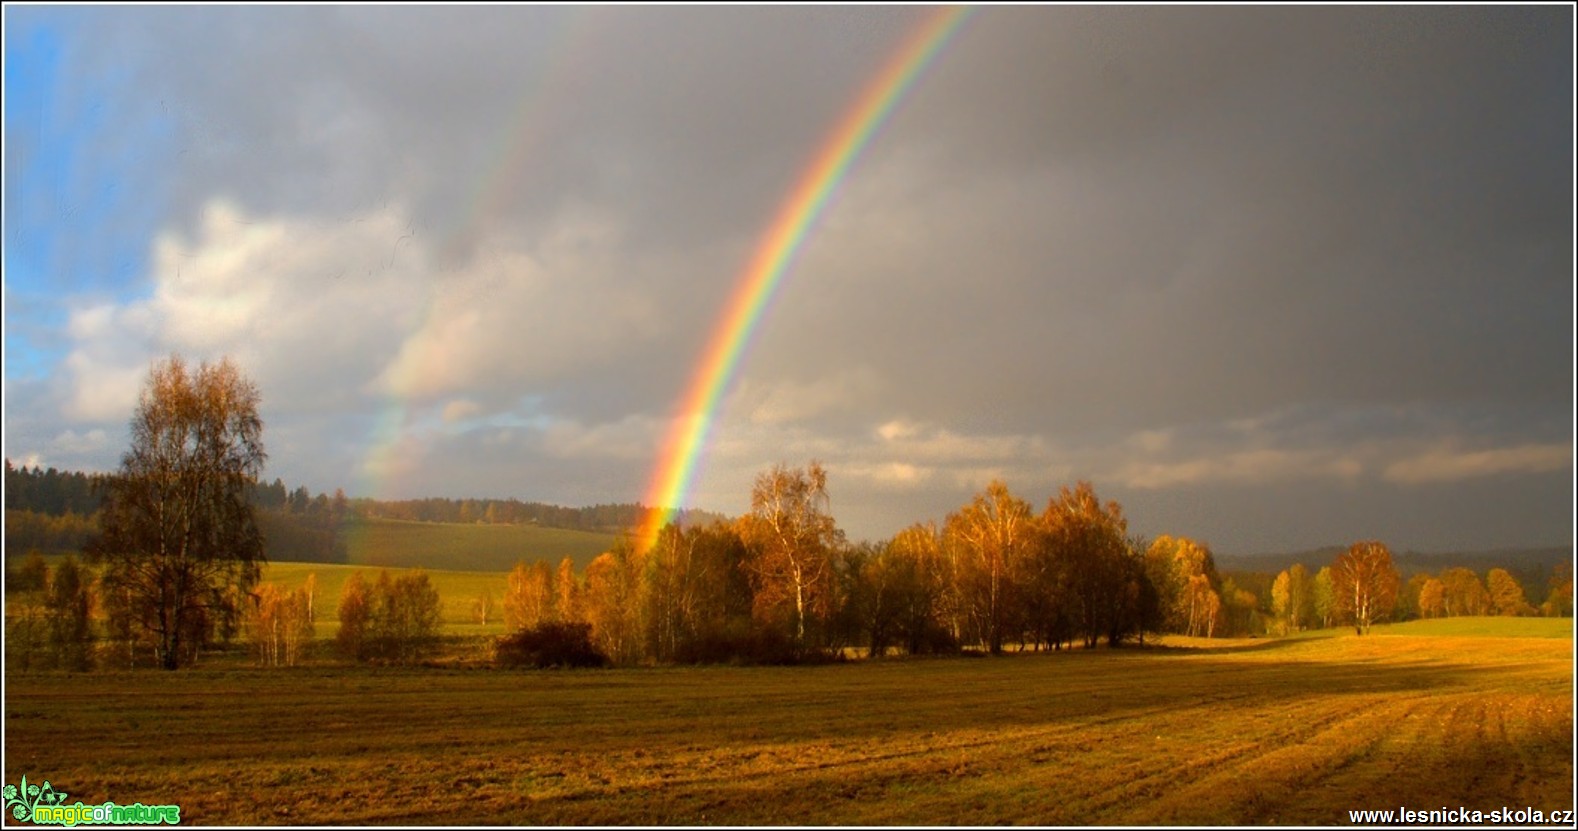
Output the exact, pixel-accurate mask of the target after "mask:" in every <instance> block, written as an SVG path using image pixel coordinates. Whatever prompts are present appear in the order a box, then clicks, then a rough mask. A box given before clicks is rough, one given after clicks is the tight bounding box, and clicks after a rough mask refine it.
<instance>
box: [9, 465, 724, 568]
mask: <svg viewBox="0 0 1578 831" xmlns="http://www.w3.org/2000/svg"><path fill="white" fill-rule="evenodd" d="M106 478H107V475H106V474H101V473H94V474H88V473H80V472H75V471H60V470H56V469H55V468H53V467H51V468H47V469H46V468H42V467H27V466H25V465H24V466H22V467H15V466H13V465H12V464H11V460H10V459H7V460H6V462H5V545H6V550H7V551H8V552H14V553H15V554H17V555H21V554H22V553H23V552H26V551H28V550H30V549H37V550H40V551H80V550H81V549H82V547H83V545H85V544H86V543H87V541H88V539H89V538H90V537H92V536H93V534H94V533H95V532H96V531H97V529H98V522H97V519H96V514H97V513H98V510H99V504H100V501H101V499H102V497H101V490H102V482H103V481H104V480H105V479H106ZM252 504H253V505H254V506H255V507H256V508H257V512H256V516H257V521H258V526H259V528H260V530H262V532H263V537H264V539H265V540H267V546H268V548H267V550H268V556H269V558H270V559H273V560H281V561H291V562H308V563H344V562H347V559H348V558H347V555H346V547H345V540H344V537H343V529H344V526H345V523H346V522H347V521H348V520H352V519H390V520H403V521H408V522H458V523H483V524H492V525H539V526H542V527H546V528H563V529H568V530H576V531H598V532H603V533H619V532H621V531H624V530H626V529H628V528H632V527H635V526H636V525H638V524H639V523H640V521H641V519H642V517H643V515H644V512H645V510H646V509H645V508H644V507H643V506H641V505H636V504H618V505H593V506H591V507H589V508H566V507H562V506H559V505H548V504H544V503H540V502H522V501H520V500H518V499H502V500H501V499H407V500H392V501H383V500H376V499H350V498H347V497H346V495H345V493H344V491H341V490H336V491H335V492H334V493H333V494H332V495H331V494H325V493H319V494H316V495H314V494H313V493H311V492H310V491H308V490H307V488H306V487H305V486H300V487H297V488H295V489H294V490H292V489H290V488H287V487H286V485H285V483H284V482H283V481H282V480H280V479H278V478H276V479H275V480H274V481H273V482H271V483H261V482H260V483H258V485H257V486H256V487H254V488H253V490H252ZM724 519H726V517H724V516H723V515H722V514H715V513H711V512H708V511H685V512H684V513H683V516H682V517H681V522H682V524H686V525H689V524H693V523H695V524H703V523H710V522H713V521H722V520H724Z"/></svg>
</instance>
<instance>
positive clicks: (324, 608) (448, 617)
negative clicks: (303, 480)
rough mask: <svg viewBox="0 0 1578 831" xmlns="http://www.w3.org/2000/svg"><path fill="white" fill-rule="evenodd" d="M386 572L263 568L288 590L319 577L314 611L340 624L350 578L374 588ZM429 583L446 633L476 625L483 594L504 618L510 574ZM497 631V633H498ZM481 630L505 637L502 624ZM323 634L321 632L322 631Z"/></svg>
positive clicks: (449, 575)
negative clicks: (343, 595)
mask: <svg viewBox="0 0 1578 831" xmlns="http://www.w3.org/2000/svg"><path fill="white" fill-rule="evenodd" d="M382 570H383V569H378V568H370V567H367V566H346V565H324V564H321V563H269V564H268V565H267V566H265V567H264V569H263V580H264V581H266V582H271V583H278V584H280V585H281V586H284V587H285V588H287V589H295V588H299V587H301V586H303V585H305V584H306V582H307V577H308V575H317V578H318V591H317V595H316V597H315V598H314V599H313V604H312V606H313V612H314V614H315V615H316V619H317V620H318V622H319V623H320V624H321V623H324V622H328V621H338V620H339V614H340V593H341V592H342V591H343V590H344V589H345V581H346V580H349V579H350V577H351V575H352V574H354V573H356V572H361V574H362V579H363V580H365V581H367V583H368V585H372V584H373V583H374V582H376V581H377V580H378V573H379V572H380V571H382ZM404 571H405V570H404V569H389V572H390V576H391V577H394V576H398V575H399V574H401V573H404ZM427 576H428V580H430V581H432V583H433V587H434V588H435V589H437V590H438V599H439V603H440V604H441V605H442V607H443V611H442V613H441V617H442V621H443V623H444V631H445V633H452V632H453V633H458V632H461V631H463V629H464V627H466V626H468V625H474V624H476V622H477V618H476V614H475V611H474V609H475V606H476V602H477V598H479V597H481V596H482V593H483V592H489V593H491V594H492V595H493V603H494V612H493V617H494V618H500V617H501V616H502V610H503V604H504V591H505V589H506V588H508V585H509V583H508V575H506V574H500V573H496V572H487V571H427ZM495 630H496V631H495ZM480 631H486V632H489V633H494V634H503V633H504V628H503V624H502V623H500V624H499V625H498V626H497V627H495V626H493V625H492V624H491V623H490V624H489V626H487V627H481V630H480ZM320 634H321V632H320Z"/></svg>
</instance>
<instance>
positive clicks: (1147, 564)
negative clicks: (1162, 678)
mask: <svg viewBox="0 0 1578 831" xmlns="http://www.w3.org/2000/svg"><path fill="white" fill-rule="evenodd" d="M258 400H259V393H258V391H257V388H256V386H255V385H253V384H252V383H251V381H249V380H248V379H247V378H245V376H244V375H242V374H241V372H240V370H239V369H238V368H237V367H236V366H235V365H234V364H233V363H231V362H230V361H228V360H223V361H221V362H219V363H218V364H212V365H211V364H207V363H204V364H201V365H199V366H197V367H195V368H192V367H189V366H188V365H187V364H186V362H185V361H184V360H183V359H181V358H180V357H179V356H171V358H170V359H169V360H168V361H164V362H161V363H158V364H156V365H155V366H154V367H153V369H152V370H151V371H150V374H149V378H148V381H147V384H146V386H145V388H144V390H143V392H142V395H141V396H140V397H139V402H138V406H137V410H136V412H135V413H134V416H133V419H132V422H131V435H132V444H131V447H130V449H129V450H128V451H127V453H126V454H125V455H124V456H123V458H122V462H121V467H120V470H119V471H118V472H117V474H115V475H113V476H108V477H104V478H103V480H102V481H101V482H100V483H99V484H100V487H99V492H100V493H101V495H102V502H101V504H100V507H99V509H98V511H97V512H96V514H95V516H96V517H97V526H98V527H97V530H96V532H95V533H94V535H93V536H92V537H91V539H90V540H89V541H88V543H87V545H86V546H85V552H86V554H87V555H88V557H89V559H90V561H91V563H92V564H93V565H94V566H96V567H97V572H98V579H97V582H96V597H97V605H98V607H99V608H100V609H102V616H103V618H104V619H105V621H106V629H107V636H108V637H107V640H108V641H110V642H112V643H118V644H123V645H124V647H125V658H126V660H127V662H128V663H135V661H136V657H137V653H138V646H139V644H140V645H142V646H143V648H145V649H149V650H150V651H151V652H152V657H153V659H154V661H155V662H156V663H157V664H158V665H160V666H163V667H165V668H167V669H175V668H177V667H179V666H182V665H184V664H188V663H190V662H191V661H192V660H194V659H195V658H196V656H197V654H198V653H199V652H200V651H201V650H202V649H204V648H205V647H206V646H208V645H209V644H211V643H213V642H215V641H216V640H217V641H219V642H228V641H230V640H231V639H232V638H234V637H236V636H237V634H238V633H240V632H245V633H246V634H247V636H248V638H249V640H250V642H251V643H252V645H253V647H254V649H255V650H257V654H258V656H259V659H260V661H262V662H264V663H267V664H271V665H279V664H290V663H295V662H297V661H298V660H299V658H300V656H301V654H302V651H303V649H304V648H305V646H306V645H307V644H310V642H311V640H312V639H311V634H310V633H311V632H312V631H313V630H312V623H313V621H312V620H311V614H312V608H313V598H312V593H313V591H314V588H313V587H312V585H311V584H309V586H308V587H304V588H303V589H298V590H296V591H285V590H283V589H280V588H278V587H271V586H267V585H260V584H259V578H260V576H261V567H262V565H263V563H264V562H265V561H266V556H265V555H266V549H265V539H266V537H265V531H264V528H265V522H260V516H266V515H267V514H269V513H270V512H273V513H276V514H279V515H284V516H296V517H308V518H317V520H319V521H322V522H323V523H325V525H326V526H333V525H337V524H338V523H340V522H342V521H343V520H344V519H345V517H346V514H347V512H349V511H351V510H353V507H352V503H351V502H350V501H349V500H347V499H346V498H345V496H344V494H343V493H337V494H336V495H335V497H334V498H333V499H329V498H327V497H323V496H320V497H318V498H313V499H308V498H307V495H306V491H305V489H298V490H297V491H296V492H294V493H288V492H286V491H285V489H284V486H283V483H281V482H279V481H278V480H275V483H274V484H273V485H268V486H260V485H259V484H258V473H259V472H260V471H261V469H262V466H263V464H264V462H265V460H266V458H267V454H266V453H265V452H264V449H263V444H262V427H263V425H262V421H261V419H260V418H259V417H258V412H257V404H258ZM9 470H10V469H9V466H8V473H9ZM19 475H20V474H19ZM27 475H28V476H35V474H31V473H30V474H27ZM48 478H49V477H48V475H47V474H45V477H44V479H45V480H48ZM56 484H57V485H59V484H60V483H59V480H58V477H57V480H56ZM67 489H69V486H61V487H59V488H57V490H62V491H64V490H67ZM65 501H69V500H65ZM62 504H64V501H63V502H62ZM457 504H458V505H460V506H461V507H462V508H464V507H465V506H466V505H467V504H468V503H467V501H464V500H462V501H460V502H459V503H457ZM484 513H486V511H484ZM42 564H43V561H42V558H40V557H38V556H37V555H36V554H34V555H32V556H30V557H29V558H28V560H27V561H26V562H25V563H24V565H23V568H22V569H21V570H20V572H19V574H20V579H17V580H11V579H8V581H7V588H8V590H9V589H13V588H15V589H17V590H19V591H22V592H31V593H32V594H31V595H30V596H31V597H33V598H34V599H35V600H36V602H33V603H31V607H32V608H31V609H24V610H23V613H22V614H19V615H17V616H16V621H15V623H16V627H17V628H18V637H19V638H21V639H23V640H25V641H26V643H27V644H28V647H27V648H26V649H25V650H22V651H21V652H20V653H19V654H23V655H26V656H28V659H30V658H31V656H32V655H33V654H34V652H38V653H39V654H43V655H47V656H49V659H50V660H52V661H54V662H55V663H56V664H59V665H68V666H76V665H77V664H78V663H80V662H79V661H78V660H77V658H76V657H75V656H76V654H77V653H76V652H74V651H73V650H75V649H76V648H77V647H76V646H74V644H79V643H91V641H92V640H93V638H92V633H91V626H90V625H88V623H86V621H87V620H88V615H89V612H88V609H89V608H90V607H91V606H92V605H94V594H95V589H94V587H92V586H90V582H92V581H91V580H90V579H88V578H87V577H85V576H84V570H83V568H82V567H81V566H80V565H79V564H78V563H77V562H76V560H75V558H68V559H67V560H66V561H65V562H64V563H63V564H62V565H61V566H60V567H59V568H58V569H56V570H55V573H54V574H53V575H50V574H49V573H48V569H45V568H43V567H42ZM8 567H9V562H8ZM1296 571H1298V572H1302V573H1295V572H1296ZM10 576H11V575H8V578H9V577H10ZM1470 576H1472V573H1470ZM1509 579H1510V576H1509V575H1506V573H1505V572H1501V573H1500V574H1497V573H1495V572H1493V573H1492V575H1491V577H1490V583H1491V585H1489V586H1487V587H1485V588H1484V589H1483V592H1484V595H1485V596H1487V597H1489V598H1490V599H1489V600H1488V601H1483V602H1481V601H1480V600H1476V598H1479V597H1480V595H1478V594H1476V593H1475V592H1473V591H1472V590H1471V589H1470V588H1463V589H1462V590H1461V591H1459V589H1458V577H1457V575H1454V574H1451V573H1449V572H1448V573H1443V574H1442V576H1441V578H1440V579H1435V578H1426V579H1424V580H1421V581H1419V582H1418V592H1417V595H1413V594H1411V592H1410V591H1406V590H1405V591H1400V590H1401V589H1403V586H1402V583H1401V580H1400V576H1399V574H1398V571H1397V569H1396V567H1395V565H1394V564H1393V561H1392V556H1391V553H1390V551H1389V550H1388V549H1387V547H1386V546H1385V545H1384V544H1382V543H1380V542H1377V541H1361V542H1358V543H1355V544H1354V545H1352V546H1350V547H1349V548H1348V549H1347V550H1346V551H1344V552H1343V553H1342V554H1341V555H1339V556H1338V557H1337V558H1336V560H1335V561H1334V562H1333V563H1332V564H1331V566H1330V567H1329V568H1327V569H1322V571H1321V572H1320V573H1318V574H1317V575H1316V576H1315V577H1314V578H1313V579H1310V578H1308V572H1307V571H1304V570H1302V569H1299V570H1290V571H1289V572H1288V573H1286V574H1285V575H1279V576H1278V578H1277V580H1276V581H1274V582H1273V584H1272V586H1271V593H1272V595H1273V598H1272V602H1273V605H1274V606H1276V607H1277V609H1278V611H1277V614H1278V615H1279V616H1281V617H1284V618H1285V619H1286V620H1287V621H1288V624H1289V625H1290V626H1292V627H1293V628H1297V626H1298V620H1299V619H1301V617H1302V616H1303V615H1305V614H1306V610H1309V611H1308V613H1309V614H1310V615H1313V614H1315V613H1316V612H1320V611H1321V610H1324V614H1326V615H1327V617H1326V619H1325V622H1328V623H1331V622H1340V623H1345V624H1351V625H1353V626H1354V627H1355V629H1356V630H1357V631H1358V632H1359V633H1360V634H1363V633H1365V632H1367V631H1368V630H1369V628H1370V626H1371V625H1372V624H1373V623H1375V622H1378V621H1383V620H1387V619H1391V618H1392V616H1393V615H1394V614H1395V612H1396V607H1397V603H1398V597H1399V594H1400V593H1401V594H1402V595H1403V597H1404V598H1405V599H1408V598H1411V599H1409V600H1408V602H1410V603H1412V604H1413V605H1414V606H1415V607H1417V608H1418V609H1420V610H1422V613H1423V614H1434V613H1437V612H1440V613H1448V612H1447V611H1446V610H1448V609H1467V610H1476V609H1477V610H1483V609H1485V608H1487V606H1486V603H1488V604H1490V605H1489V606H1488V608H1494V609H1497V610H1509V611H1510V613H1526V612H1527V611H1530V607H1529V604H1528V603H1527V601H1525V600H1523V599H1522V597H1521V589H1520V590H1519V591H1517V592H1513V591H1512V589H1511V588H1509V587H1508V586H1507V580H1509ZM1432 581H1434V582H1432ZM1473 582H1474V583H1476V584H1477V577H1475V578H1474V580H1473ZM1512 583H1513V585H1515V584H1516V581H1512ZM1449 584H1450V587H1451V588H1450V589H1449ZM1326 585H1329V587H1330V588H1329V596H1330V601H1329V603H1325V604H1320V603H1317V602H1316V600H1306V598H1317V599H1318V598H1319V597H1320V596H1321V594H1320V593H1321V592H1322V591H1326V590H1325V589H1323V588H1322V587H1323V586H1326ZM1409 585H1410V586H1412V585H1413V581H1410V584H1409ZM303 591H305V592H306V595H305V596H303V595H302V592H303ZM1565 592H1566V597H1567V598H1568V600H1567V601H1566V605H1565V607H1562V608H1558V606H1560V597H1561V590H1560V589H1558V590H1554V591H1553V592H1552V597H1553V598H1557V600H1556V605H1555V606H1552V608H1553V609H1555V610H1557V611H1562V610H1565V611H1567V612H1568V613H1570V609H1571V602H1570V598H1571V582H1570V578H1568V581H1567V583H1566V588H1565ZM1279 598H1280V601H1279ZM79 600H80V602H79ZM1279 602H1280V605H1278V604H1279ZM1548 602H1549V601H1548ZM1475 603H1478V604H1479V605H1474V604H1475ZM1464 604H1468V605H1464ZM8 605H9V604H8ZM499 606H500V608H498V609H495V607H494V604H493V601H492V598H491V597H489V596H487V595H484V596H483V597H479V598H478V599H477V604H476V608H477V612H478V615H479V617H480V618H481V619H482V620H483V621H484V622H486V620H487V618H488V616H490V615H494V614H502V615H503V617H504V619H505V623H506V625H507V627H508V629H509V630H510V632H511V634H510V635H508V636H506V638H505V639H503V640H502V641H501V642H500V643H499V644H498V646H499V653H500V654H501V655H517V656H532V657H530V660H531V661H532V662H538V663H540V662H543V661H548V662H553V661H554V660H555V656H554V655H553V654H551V653H552V652H553V651H554V648H559V647H562V648H563V651H565V652H566V653H568V652H575V653H577V654H581V655H595V656H598V659H599V660H601V661H606V662H612V663H620V664H631V663H645V662H676V661H678V662H695V661H717V660H730V661H738V660H744V661H752V662H799V661H806V660H820V659H827V658H831V657H834V656H842V655H844V654H845V653H846V651H847V650H850V649H852V648H853V649H863V650H864V651H865V652H866V653H867V654H868V655H884V654H888V653H890V652H895V651H896V652H901V653H911V654H915V653H924V652H939V653H940V652H959V651H964V650H972V651H981V652H986V653H992V654H997V653H1001V652H1003V651H1006V650H1008V649H1019V650H1024V649H1033V650H1040V649H1053V650H1057V649H1063V648H1067V647H1071V646H1074V645H1076V644H1079V645H1082V646H1084V647H1087V648H1089V647H1095V646H1097V645H1098V644H1100V643H1103V642H1104V643H1106V644H1107V645H1108V646H1117V645H1120V644H1123V643H1125V642H1127V641H1130V640H1139V641H1143V639H1144V637H1145V636H1146V635H1147V634H1149V633H1178V634H1183V635H1189V636H1196V637H1216V636H1221V635H1231V634H1244V633H1250V632H1253V631H1254V630H1255V626H1256V624H1257V622H1258V621H1257V616H1258V614H1259V611H1258V607H1259V602H1258V598H1257V595H1256V593H1255V592H1253V591H1251V590H1249V589H1246V588H1244V587H1241V586H1239V585H1236V584H1235V583H1234V581H1233V580H1232V579H1231V578H1224V577H1223V576H1222V575H1220V574H1219V573H1218V572H1217V569H1216V566H1215V561H1214V558H1213V556H1212V554H1211V551H1210V549H1209V547H1208V546H1206V545H1204V544H1203V543H1201V542H1198V541H1194V540H1190V539H1188V538H1184V537H1172V536H1166V535H1164V536H1161V537H1159V538H1157V539H1155V540H1149V541H1148V540H1145V539H1142V538H1140V537H1138V536H1135V535H1131V534H1130V533H1129V528H1128V522H1127V519H1126V518H1125V517H1124V514H1123V510H1122V507H1121V506H1120V505H1119V504H1118V503H1116V502H1111V501H1108V502H1103V501H1102V500H1101V499H1100V498H1099V497H1098V496H1097V494H1096V491H1095V488H1094V486H1092V485H1091V484H1090V483H1088V482H1079V483H1076V484H1075V485H1073V486H1065V487H1063V488H1061V489H1060V490H1059V492H1058V493H1057V494H1056V495H1054V496H1052V497H1051V498H1049V499H1048V501H1047V502H1046V503H1045V506H1044V507H1043V508H1041V509H1039V510H1037V509H1036V508H1035V507H1034V506H1032V504H1031V503H1030V502H1028V501H1026V500H1024V499H1022V498H1020V497H1019V496H1017V495H1015V494H1014V493H1013V492H1012V491H1010V489H1009V488H1008V486H1007V484H1006V483H1004V482H1002V481H994V482H992V483H990V484H989V485H987V486H986V487H985V488H984V489H983V490H982V491H981V492H980V493H978V494H976V495H975V496H974V497H973V499H972V500H971V501H970V502H969V503H968V504H966V505H963V506H961V507H960V508H959V509H957V510H955V511H953V512H951V513H949V514H948V515H947V517H946V518H944V519H943V521H942V522H941V524H938V523H937V522H935V521H932V522H926V523H921V524H916V525H913V526H911V527H909V528H907V529H905V530H904V531H901V532H900V533H898V534H896V535H895V536H894V537H892V538H891V539H888V540H885V541H880V542H877V543H850V542H849V540H848V539H847V538H846V535H845V534H844V532H843V531H842V530H841V529H840V528H839V527H838V525H837V522H836V521H835V519H834V518H833V515H832V512H831V499H830V496H829V489H828V481H827V471H826V470H825V468H823V467H822V465H821V464H819V463H818V462H815V461H813V462H811V463H810V464H809V465H808V466H806V467H803V468H800V467H795V468H791V467H788V466H785V465H781V464H780V465H777V466H775V467H773V468H772V469H771V470H768V471H765V472H763V473H762V474H760V475H759V476H758V477H757V478H756V481H755V483H754V485H753V488H752V492H751V499H750V510H749V512H748V513H746V514H745V515H744V516H741V517H739V518H738V519H736V520H733V521H724V520H721V519H715V520H714V521H713V522H711V523H709V524H705V525H703V524H699V523H694V522H689V523H685V522H670V523H669V524H668V525H667V526H665V527H664V528H663V529H662V530H661V531H660V533H659V534H658V535H657V537H656V539H655V541H652V542H650V543H648V544H642V545H637V544H636V543H635V542H634V541H632V540H631V539H630V538H629V537H621V538H620V539H619V542H618V543H617V544H616V545H615V546H614V547H613V548H612V549H611V550H610V551H608V552H606V553H604V554H602V555H600V556H599V557H598V558H596V559H595V560H594V561H592V562H591V563H590V564H589V565H588V566H587V567H586V569H585V570H584V572H583V573H580V574H577V573H576V571H575V568H574V564H573V563H572V562H570V561H569V560H565V561H563V562H561V563H560V564H559V566H558V568H557V569H554V568H552V567H550V566H549V565H548V564H546V563H533V564H529V565H528V564H525V563H522V564H521V565H519V566H518V567H517V568H516V570H515V571H514V572H512V573H511V575H510V577H509V579H508V588H507V592H506V594H505V597H504V598H503V601H502V603H501V604H499ZM79 610H80V613H79ZM437 610H438V598H437V594H436V592H435V591H434V590H433V588H432V586H431V584H430V583H429V582H428V580H427V578H426V576H425V575H424V574H422V573H420V572H415V573H412V574H407V575H402V576H400V577H397V578H391V577H389V575H388V574H387V572H386V573H384V574H382V575H381V576H380V577H379V579H378V581H377V583H376V584H374V585H373V586H371V587H368V586H366V585H365V584H364V583H363V582H362V581H361V580H360V579H359V578H357V579H353V580H352V581H351V582H350V583H348V584H347V587H346V589H345V592H344V593H343V594H342V596H341V598H340V617H341V631H340V635H339V636H338V638H337V646H338V647H339V651H340V652H341V655H342V656H343V657H345V658H347V659H351V660H390V661H398V662H410V661H414V660H419V659H420V658H421V657H422V656H423V655H424V654H425V653H426V651H427V650H428V649H429V648H430V647H431V645H432V643H433V642H434V636H435V634H436V632H437V629H438V611H437ZM1469 613H1473V612H1472V611H1470V612H1469ZM304 618H305V620H304ZM1308 619H1310V620H1313V617H1309V618H1308ZM7 623H8V635H9V634H11V632H10V629H11V628H12V623H13V621H12V620H8V622H7ZM78 623H81V625H80V626H79V625H78ZM35 644H44V645H46V646H48V647H49V648H48V649H41V650H34V649H33V648H32V647H33V645H35ZM556 644H557V647H556V646H555V645H556Z"/></svg>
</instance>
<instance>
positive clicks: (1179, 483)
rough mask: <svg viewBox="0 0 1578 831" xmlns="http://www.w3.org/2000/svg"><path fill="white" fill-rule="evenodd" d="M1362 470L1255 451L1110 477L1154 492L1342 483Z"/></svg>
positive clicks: (1305, 453)
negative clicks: (1206, 486)
mask: <svg viewBox="0 0 1578 831" xmlns="http://www.w3.org/2000/svg"><path fill="white" fill-rule="evenodd" d="M1363 470H1364V466H1363V465H1362V464H1361V463H1360V462H1359V461H1358V460H1357V459H1353V458H1350V457H1345V456H1340V455H1337V456H1334V455H1333V454H1332V453H1331V452H1328V451H1317V450H1277V449H1271V448H1260V449H1255V450H1241V451H1230V452H1225V453H1221V454H1217V455H1209V456H1199V457H1195V458H1192V459H1184V460H1180V461H1173V462H1135V463H1130V464H1127V465H1124V466H1123V467H1121V468H1120V469H1119V470H1118V471H1117V472H1116V473H1115V475H1114V478H1115V480H1116V481H1117V482H1118V483H1119V484H1122V485H1124V486H1126V487H1130V488H1135V489H1138V490H1157V489H1161V488H1175V487H1184V486H1189V485H1202V484H1214V483H1232V484H1239V485H1261V484H1269V483H1272V482H1286V481H1292V480H1298V479H1343V480H1352V479H1354V478H1355V477H1357V476H1359V475H1360V474H1361V473H1362V472H1363Z"/></svg>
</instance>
